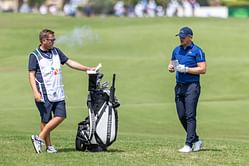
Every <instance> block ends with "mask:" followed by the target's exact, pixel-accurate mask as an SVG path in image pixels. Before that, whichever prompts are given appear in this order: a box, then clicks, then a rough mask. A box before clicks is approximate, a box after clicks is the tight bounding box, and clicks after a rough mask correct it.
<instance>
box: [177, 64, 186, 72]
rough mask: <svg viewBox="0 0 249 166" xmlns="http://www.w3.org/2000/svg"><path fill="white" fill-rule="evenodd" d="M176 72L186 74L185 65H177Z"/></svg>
mask: <svg viewBox="0 0 249 166" xmlns="http://www.w3.org/2000/svg"><path fill="white" fill-rule="evenodd" d="M176 71H178V72H180V73H187V72H188V67H185V65H181V64H179V65H177V66H176Z"/></svg>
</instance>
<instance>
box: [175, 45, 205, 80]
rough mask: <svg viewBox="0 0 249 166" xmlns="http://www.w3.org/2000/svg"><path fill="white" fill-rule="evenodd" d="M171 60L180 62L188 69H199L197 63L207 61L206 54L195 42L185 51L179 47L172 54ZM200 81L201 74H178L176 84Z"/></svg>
mask: <svg viewBox="0 0 249 166" xmlns="http://www.w3.org/2000/svg"><path fill="white" fill-rule="evenodd" d="M171 60H178V62H179V64H182V65H185V66H186V67H197V63H199V62H205V61H206V59H205V53H204V52H203V51H202V49H201V48H200V47H198V46H197V45H195V44H194V43H193V42H192V43H191V45H189V46H187V47H186V48H185V49H184V47H183V46H181V45H179V46H177V47H176V48H175V49H174V50H173V52H172V57H171ZM199 81H200V75H199V74H189V73H180V72H176V82H178V83H191V82H199Z"/></svg>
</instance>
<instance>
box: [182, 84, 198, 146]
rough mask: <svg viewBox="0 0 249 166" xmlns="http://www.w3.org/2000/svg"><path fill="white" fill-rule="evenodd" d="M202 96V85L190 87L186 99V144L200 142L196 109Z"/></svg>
mask: <svg viewBox="0 0 249 166" xmlns="http://www.w3.org/2000/svg"><path fill="white" fill-rule="evenodd" d="M199 96H200V85H199V84H196V83H193V84H191V85H189V87H188V89H187V93H186V98H185V108H186V120H187V138H186V144H187V145H190V146H192V144H193V143H194V142H196V141H198V140H199V137H198V135H197V134H196V108H197V104H198V99H199Z"/></svg>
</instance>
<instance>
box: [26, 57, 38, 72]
mask: <svg viewBox="0 0 249 166" xmlns="http://www.w3.org/2000/svg"><path fill="white" fill-rule="evenodd" d="M37 66H38V61H37V59H36V57H35V55H34V54H30V55H29V66H28V70H29V71H36V70H37Z"/></svg>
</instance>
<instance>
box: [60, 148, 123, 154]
mask: <svg viewBox="0 0 249 166" xmlns="http://www.w3.org/2000/svg"><path fill="white" fill-rule="evenodd" d="M60 152H79V151H77V150H75V149H74V148H63V149H58V153H60ZM83 152H87V153H99V152H89V151H83ZM102 152H105V153H121V152H125V151H124V150H120V149H108V150H107V151H102Z"/></svg>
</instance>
